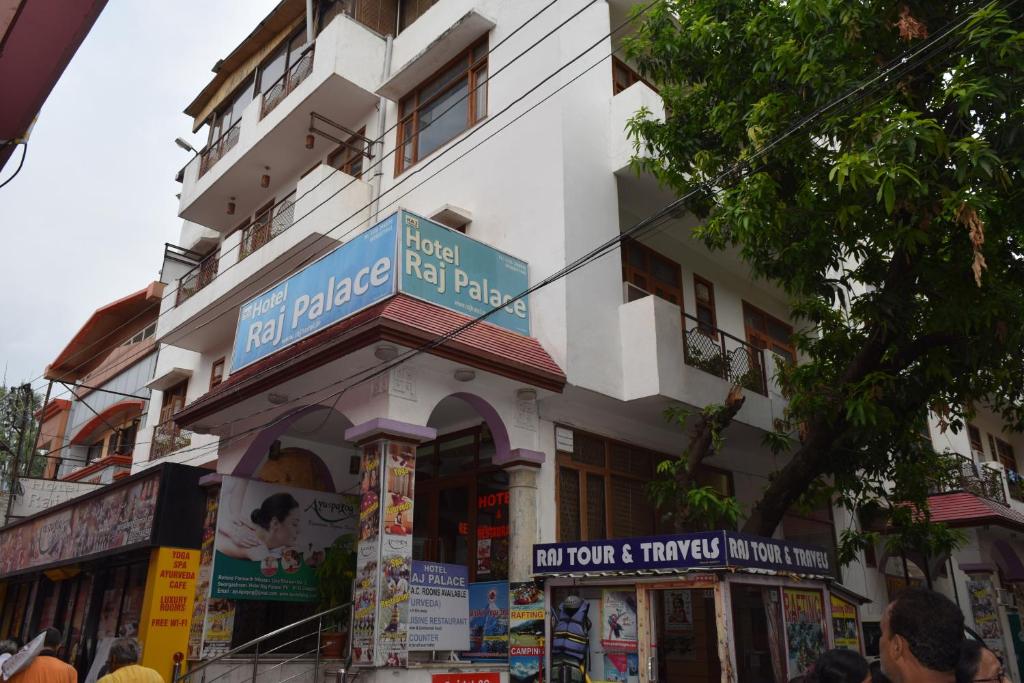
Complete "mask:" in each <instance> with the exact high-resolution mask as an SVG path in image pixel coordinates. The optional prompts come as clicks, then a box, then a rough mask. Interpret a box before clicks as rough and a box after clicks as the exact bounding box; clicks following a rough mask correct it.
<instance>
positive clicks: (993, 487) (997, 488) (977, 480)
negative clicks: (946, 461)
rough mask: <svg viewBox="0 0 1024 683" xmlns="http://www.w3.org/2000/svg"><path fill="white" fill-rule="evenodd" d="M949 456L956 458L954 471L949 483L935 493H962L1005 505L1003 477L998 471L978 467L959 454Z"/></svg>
mask: <svg viewBox="0 0 1024 683" xmlns="http://www.w3.org/2000/svg"><path fill="white" fill-rule="evenodd" d="M951 455H953V456H956V463H955V470H954V472H953V473H952V476H951V478H950V481H949V482H948V483H947V484H946V485H944V486H939V487H936V490H935V493H951V492H954V491H964V492H966V493H973V494H974V495H976V496H979V497H981V498H987V499H989V500H993V501H996V502H997V503H1002V504H1003V505H1006V504H1007V501H1006V492H1005V490H1004V489H1003V475H1002V473H1001V472H1000V471H999V470H998V469H994V468H991V467H987V466H985V465H982V466H981V467H978V466H977V465H976V464H975V463H974V461H973V460H971V459H970V458H968V457H967V456H965V455H961V454H959V453H952V454H951Z"/></svg>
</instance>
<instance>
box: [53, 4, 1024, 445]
mask: <svg viewBox="0 0 1024 683" xmlns="http://www.w3.org/2000/svg"><path fill="white" fill-rule="evenodd" d="M1017 1H1018V0H1013V3H1016V2H1017ZM995 3H996V0H992V2H990V3H989V5H990V6H991V5H994V4H995ZM968 19H969V18H968ZM968 19H965V20H964V21H963V22H961V23H960V24H959V25H958V26H960V25H963V24H964V23H966V21H967V20H968ZM944 35H946V34H936V35H935V39H936V40H937V39H938V38H939V37H944ZM930 45H931V43H927V44H925V45H922V46H920V47H919V48H918V49H917V50H915V51H914V52H913V54H912V55H911V58H916V57H917V55H919V54H921V53H922V52H923V50H924V49H925V48H926V47H928V46H930ZM590 49H592V48H588V50H585V51H584V53H582V54H585V53H586V52H589V50H590ZM615 51H616V50H612V52H611V53H610V54H609V55H608V56H605V57H602V58H601V59H600V60H598V61H597V62H595V63H594V64H592V65H591V66H590V67H588V68H587V69H585V70H584V71H583V72H581V73H580V74H577V75H576V76H575V77H574V78H573V79H571V80H569V81H567V82H566V83H564V84H563V85H562V86H560V87H559V88H558V89H556V90H555V91H553V92H552V93H550V94H549V95H548V96H547V97H545V98H544V99H542V100H540V101H539V102H537V103H535V104H534V105H532V106H531V107H530V108H529V109H527V110H526V111H524V112H522V113H521V114H520V115H519V116H518V117H517V118H516V119H513V121H510V122H509V123H508V124H506V125H505V126H503V127H502V128H500V129H498V130H497V131H495V132H494V133H492V135H491V136H489V137H488V138H485V139H484V140H483V141H481V142H480V143H478V144H477V145H476V146H475V147H473V148H471V149H470V150H467V151H466V152H465V153H464V154H463V155H461V156H459V157H457V158H456V159H454V160H453V161H452V162H450V163H449V166H450V165H451V163H455V162H456V161H458V160H459V159H461V158H463V157H464V156H465V155H466V154H468V153H470V152H472V151H473V150H474V149H476V148H477V147H479V146H480V144H483V142H486V141H487V140H489V139H490V138H491V137H493V136H494V135H496V134H497V133H500V132H501V131H502V130H504V129H505V128H507V127H508V125H511V124H512V123H515V121H517V120H519V119H520V118H522V117H523V116H525V115H526V114H527V113H529V112H530V111H533V110H534V109H535V108H536V107H538V106H540V105H541V104H543V103H544V102H546V101H547V100H548V99H550V98H551V97H553V96H554V95H555V94H557V93H558V92H560V91H561V90H562V89H564V88H565V87H566V86H568V85H569V84H571V83H573V82H575V81H576V80H577V79H578V78H580V77H582V76H583V75H584V74H585V73H587V72H588V71H590V70H591V69H593V68H594V67H596V66H597V65H598V64H600V63H601V62H603V61H604V60H605V59H608V58H609V57H610V56H611V54H614V52H615ZM906 61H907V60H905V59H904V60H899V62H900V64H901V65H903V66H907V64H906ZM894 70H895V68H894V67H891V68H889V69H886V70H885V71H884V72H883V73H881V74H879V75H877V76H875V77H874V78H872V79H871V81H870V83H877V82H878V81H879V80H880V78H881V77H883V76H885V75H887V74H886V72H889V71H894ZM865 89H866V86H865V85H864V84H861V85H859V86H858V87H857V88H854V89H852V90H850V91H848V92H847V93H846V94H844V95H843V96H842V97H840V98H839V99H838V100H833V101H832V102H830V103H829V104H828V105H825V106H823V107H819V108H818V109H817V110H815V111H816V112H817V114H816V115H815V113H814V112H812V114H811V115H808V116H805V117H804V118H803V119H801V120H800V122H799V123H798V124H797V125H794V126H792V127H791V128H790V129H788V130H787V131H786V132H785V133H783V134H782V135H780V136H778V137H776V138H774V139H773V140H771V141H770V142H769V143H767V144H766V145H764V146H763V147H762V148H759V150H758V151H756V152H755V153H754V154H753V155H751V157H749V158H747V159H744V160H743V161H742V164H743V165H744V166H745V167H746V168H747V169H748V172H749V168H750V162H751V161H752V160H754V159H756V158H758V157H761V156H764V154H766V153H767V151H769V150H770V149H773V148H774V147H776V146H777V145H778V144H779V143H780V142H781V141H782V140H781V139H780V138H786V137H789V136H791V135H793V134H795V132H797V131H798V130H800V129H801V128H803V127H805V126H806V125H807V124H808V123H810V122H811V121H812V120H814V119H815V118H817V117H819V116H821V115H823V114H824V113H826V112H827V111H829V110H831V109H833V108H834V107H835V106H837V105H838V104H840V103H842V102H844V101H847V100H850V99H851V98H852V96H853V95H855V94H857V93H862V92H864V91H865ZM740 163H741V162H740V161H737V162H736V164H734V165H733V166H732V167H730V168H729V169H726V170H725V171H723V172H722V173H720V174H719V175H718V176H717V177H716V178H715V179H714V180H712V181H710V187H711V188H714V187H716V186H719V185H720V183H721V182H723V181H725V180H726V179H728V178H730V177H732V176H736V169H737V166H738V165H739V164H740ZM447 167H448V166H445V167H443V168H441V169H439V170H438V171H437V172H435V174H434V175H437V173H440V172H441V171H443V170H444V169H445V168H447ZM432 177H434V176H430V177H429V178H427V179H426V180H429V179H430V178H432ZM426 180H425V181H424V182H426ZM421 184H422V183H421ZM707 185H708V183H705V184H704V185H702V186H701V187H698V188H696V189H694V190H692V191H691V192H689V193H687V194H686V195H684V196H683V197H680V198H678V199H676V200H674V201H673V202H670V203H669V204H667V205H666V206H664V207H663V208H662V209H660V210H659V211H657V212H655V213H654V214H652V215H651V216H649V217H647V218H645V219H643V220H642V221H640V222H638V223H636V224H635V225H633V226H632V227H631V228H629V229H628V230H626V231H624V232H621V233H619V235H617V236H616V237H613V238H611V239H609V240H607V241H606V242H605V243H602V244H601V245H599V246H598V247H596V248H595V249H593V250H591V251H590V252H588V253H587V254H585V255H583V256H582V257H580V258H578V259H577V260H575V261H574V262H573V263H571V264H569V265H567V266H566V267H564V268H562V269H561V270H559V271H557V272H555V273H553V274H552V275H550V276H548V277H547V278H545V279H544V280H542V281H541V282H539V283H537V284H535V285H533V286H532V287H529V288H527V289H526V290H524V291H523V292H521V293H520V294H519V295H517V296H516V297H514V298H512V299H511V300H510V301H509V302H507V303H505V304H503V305H502V306H499V307H496V308H494V309H491V310H490V311H487V312H485V313H484V314H482V315H480V316H478V317H477V318H474V319H470V320H469V321H467V322H466V323H464V324H462V325H459V326H458V327H456V328H455V329H453V330H451V331H450V332H448V333H446V334H445V335H441V336H439V337H437V338H435V339H433V340H431V341H429V342H426V343H425V344H423V345H421V346H419V347H417V348H416V349H412V350H410V351H407V352H405V353H403V354H400V355H399V356H398V357H397V358H396V359H394V360H393V361H390V362H387V363H381V364H379V365H378V366H376V370H375V368H374V367H371V368H367V369H364V370H361V371H358V372H356V373H353V374H351V375H349V376H348V377H345V378H342V379H341V380H338V381H336V382H332V383H331V384H328V385H326V386H324V387H320V388H319V389H316V390H314V391H313V392H309V393H307V394H304V395H303V396H300V397H298V398H296V399H292V400H290V401H289V403H292V402H294V401H296V400H302V399H304V398H308V397H310V396H313V395H315V394H318V393H320V392H322V391H324V390H326V389H328V388H330V387H332V386H337V385H338V384H340V383H342V382H346V381H349V380H354V382H353V384H352V385H350V386H346V387H343V388H342V389H341V391H340V392H338V393H336V394H332V395H329V396H327V397H321V398H320V399H319V400H320V402H323V401H326V400H330V399H331V398H336V397H340V395H341V394H343V393H345V392H346V391H348V390H349V389H351V388H353V387H355V386H358V385H360V384H363V383H365V382H367V381H370V380H372V379H374V378H375V377H378V376H380V375H382V374H384V373H385V372H389V371H390V370H391V369H393V368H394V367H397V366H398V365H401V364H403V363H405V362H407V361H408V360H410V359H411V358H413V357H415V356H417V355H419V354H421V353H424V352H426V351H429V350H430V349H432V348H436V347H437V346H440V345H442V344H444V343H446V342H447V341H448V340H450V339H453V338H455V337H457V336H458V335H459V334H461V333H462V332H464V331H465V330H467V329H469V328H470V327H471V326H473V325H475V324H478V323H479V322H481V321H483V320H485V319H486V318H488V317H490V316H491V315H493V314H494V313H496V312H497V311H499V310H501V309H502V308H504V307H505V306H507V305H508V304H510V303H515V302H516V301H518V300H519V299H522V298H524V297H526V296H528V295H529V294H532V293H534V292H536V291H538V290H539V289H541V288H543V287H546V286H547V285H548V284H551V283H553V282H555V281H557V280H560V279H562V278H563V277H566V276H568V275H569V274H571V273H573V272H575V271H576V270H579V269H580V268H582V267H584V266H586V265H588V264H589V263H591V262H593V261H594V260H596V259H598V258H600V257H602V256H605V255H607V254H608V253H611V252H612V251H613V250H614V249H615V248H617V247H618V245H619V244H620V243H621V242H622V241H623V240H624V239H626V238H628V237H631V236H635V235H636V234H638V233H640V232H641V231H644V230H647V229H653V228H656V227H658V226H660V225H663V224H664V223H665V222H667V221H668V220H671V219H672V218H673V214H674V213H675V212H676V211H677V210H678V208H679V207H680V206H681V205H682V204H683V203H685V202H686V201H689V200H690V199H692V198H693V197H695V196H696V195H697V194H698V193H702V192H704V191H707V189H706V186H707ZM417 187H418V186H417ZM414 189H415V188H414ZM410 191H411V190H410ZM711 193H712V194H715V192H714V191H712V192H711ZM403 196H404V195H403ZM399 199H400V198H399ZM396 201H397V200H396ZM270 369H272V368H270ZM268 370H269V369H268ZM371 371H372V372H371ZM367 373H370V374H368V375H367ZM364 375H365V376H364ZM279 409H280V406H274V407H272V408H268V409H264V410H261V411H257V412H255V413H250V414H249V415H247V416H246V417H244V418H237V419H234V420H227V421H224V422H222V423H219V424H218V425H214V426H213V427H211V429H216V428H220V427H223V426H227V425H229V424H233V423H237V422H240V421H243V420H248V419H251V418H252V417H253V415H258V414H260V413H264V412H269V411H271V410H279ZM290 415H291V412H287V413H284V414H282V415H280V416H279V417H277V418H275V419H273V420H271V421H269V422H267V423H264V424H260V425H257V426H255V427H251V428H249V429H246V430H244V431H243V432H240V433H238V434H232V435H231V436H227V437H222V438H221V439H220V441H219V442H216V443H212V444H207V445H205V446H199V447H195V448H194V449H187V448H186V449H181V450H179V451H176V455H180V454H182V453H187V452H189V451H190V450H198V449H208V450H214V449H219V448H221V447H222V446H223V445H226V443H230V441H231V439H233V438H240V437H242V436H245V435H247V434H249V433H252V432H253V431H257V430H262V429H265V428H267V427H269V426H272V425H273V424H276V423H277V422H279V421H281V420H283V419H287V418H288V417H290ZM55 450H60V449H55ZM206 455H207V454H202V455H200V456H198V457H205V456H206ZM38 457H45V455H41V456H38ZM194 460H195V458H190V459H187V460H184V461H180V462H185V463H187V462H192V461H194Z"/></svg>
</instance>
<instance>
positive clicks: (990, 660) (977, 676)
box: [956, 639, 1010, 683]
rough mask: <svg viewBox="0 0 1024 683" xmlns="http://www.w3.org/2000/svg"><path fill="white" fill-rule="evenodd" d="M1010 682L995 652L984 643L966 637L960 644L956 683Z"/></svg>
mask: <svg viewBox="0 0 1024 683" xmlns="http://www.w3.org/2000/svg"><path fill="white" fill-rule="evenodd" d="M982 681H985V682H986V683H1010V677H1009V675H1007V673H1006V669H1004V668H1003V664H1002V662H1000V661H999V657H997V656H996V653H995V652H992V650H990V649H988V648H987V647H985V645H984V643H980V642H978V641H977V640H972V639H968V640H965V641H964V642H963V644H962V645H961V646H960V661H959V662H957V665H956V683H982Z"/></svg>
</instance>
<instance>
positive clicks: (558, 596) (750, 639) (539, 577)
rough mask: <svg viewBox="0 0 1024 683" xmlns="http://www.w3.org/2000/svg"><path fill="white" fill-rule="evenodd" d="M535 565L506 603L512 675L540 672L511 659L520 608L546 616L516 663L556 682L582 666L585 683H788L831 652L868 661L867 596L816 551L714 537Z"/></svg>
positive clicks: (604, 546)
mask: <svg viewBox="0 0 1024 683" xmlns="http://www.w3.org/2000/svg"><path fill="white" fill-rule="evenodd" d="M533 567H534V579H535V584H534V585H535V586H536V588H535V589H534V590H533V591H532V593H530V592H529V591H527V590H526V589H519V591H518V598H516V599H513V605H512V610H513V611H512V617H513V620H512V621H513V625H512V627H511V631H512V644H513V645H512V654H513V655H514V656H513V662H512V667H513V668H512V669H511V672H512V674H513V676H515V675H516V674H517V673H520V674H521V673H525V672H526V671H527V670H528V668H532V670H533V671H536V668H537V667H538V665H539V664H538V662H533V663H531V662H529V660H528V659H527V658H526V657H517V656H515V655H519V654H520V652H517V650H518V649H519V648H517V647H516V641H517V637H518V638H520V639H521V638H522V636H521V635H520V636H517V627H518V629H519V630H520V631H523V630H526V629H528V628H529V626H527V625H526V624H527V622H526V621H525V620H517V619H516V618H515V617H516V616H517V611H518V610H520V609H525V610H526V612H527V613H525V614H523V616H528V614H530V613H533V614H536V618H543V616H542V615H544V614H545V613H546V614H548V615H550V618H548V619H545V622H544V628H545V629H546V630H545V634H544V635H545V641H546V642H547V643H548V646H547V647H546V648H544V647H543V645H542V644H540V643H538V644H536V645H535V646H534V648H532V649H531V648H524V649H523V650H522V651H521V654H524V655H525V654H533V655H535V656H537V655H539V658H542V659H543V660H544V662H545V666H546V670H547V675H546V676H545V677H544V680H551V681H561V680H567V681H569V680H577V679H575V678H573V677H572V676H570V677H568V678H564V679H563V678H562V676H563V670H565V669H568V670H572V669H574V668H575V669H578V666H579V664H580V663H582V664H583V665H584V666H585V667H586V669H587V674H588V676H589V677H590V679H591V680H592V681H630V682H632V681H637V682H640V683H646V682H652V683H653V682H654V681H659V682H660V683H712V682H714V683H718V682H719V681H721V683H736V682H737V681H738V682H741V683H747V682H748V681H765V682H768V681H773V682H775V683H785V681H788V680H790V679H791V678H793V677H795V676H798V675H800V674H802V673H804V672H805V671H806V669H807V667H808V666H809V665H810V664H811V663H812V662H814V660H815V659H817V657H818V655H819V654H821V653H822V652H824V651H825V650H828V649H830V648H833V647H843V648H849V649H852V650H855V651H858V652H861V653H863V646H862V642H861V637H860V623H859V619H858V606H859V604H860V603H861V602H862V601H863V598H861V597H859V596H857V595H855V594H853V593H851V592H849V591H847V590H845V589H844V588H842V586H839V585H838V584H836V583H834V579H833V578H832V575H833V572H834V568H833V567H831V566H830V559H829V554H828V553H827V552H826V551H825V550H824V549H821V548H814V547H811V546H806V545H800V544H795V543H790V542H788V541H782V540H776V539H771V538H760V537H755V536H749V535H745V534H740V533H736V532H733V531H710V532H696V533H689V534H682V535H670V536H651V537H642V538H626V539H619V540H608V541H589V542H573V543H549V544H540V545H535V546H534V547H533ZM514 592H516V591H514ZM516 603H522V605H525V607H521V606H517V604H516ZM529 603H532V604H529ZM545 606H547V609H546V610H545ZM581 613H582V616H581ZM517 621H518V623H517ZM538 626H539V624H538ZM531 664H532V666H530V665H531ZM513 680H515V678H513ZM519 680H536V678H532V679H526V678H525V677H524V676H520V678H519Z"/></svg>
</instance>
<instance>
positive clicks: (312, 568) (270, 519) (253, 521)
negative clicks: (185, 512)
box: [211, 477, 358, 602]
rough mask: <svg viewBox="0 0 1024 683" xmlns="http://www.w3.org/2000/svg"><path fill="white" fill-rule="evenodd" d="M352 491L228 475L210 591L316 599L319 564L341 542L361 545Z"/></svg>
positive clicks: (223, 595)
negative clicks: (356, 541) (356, 538)
mask: <svg viewBox="0 0 1024 683" xmlns="http://www.w3.org/2000/svg"><path fill="white" fill-rule="evenodd" d="M357 509H358V503H357V501H356V499H355V498H354V497H353V496H346V495H343V494H337V493H324V492H322V491H310V490H308V489H299V488H295V487H292V486H282V485H281V484H272V483H267V482H262V481H254V480H249V479H242V478H239V477H224V479H223V482H222V484H221V491H220V503H219V513H218V515H217V535H216V539H215V541H214V557H213V578H212V583H213V585H212V587H211V597H213V598H227V599H233V600H278V601H287V602H312V601H315V600H316V599H317V585H316V567H317V566H318V565H319V563H320V562H321V561H322V559H323V557H324V554H325V552H326V551H327V549H328V548H330V547H331V546H332V545H334V544H336V543H338V544H343V545H347V546H348V547H354V535H355V532H356V523H357V522H356V510H357Z"/></svg>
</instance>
